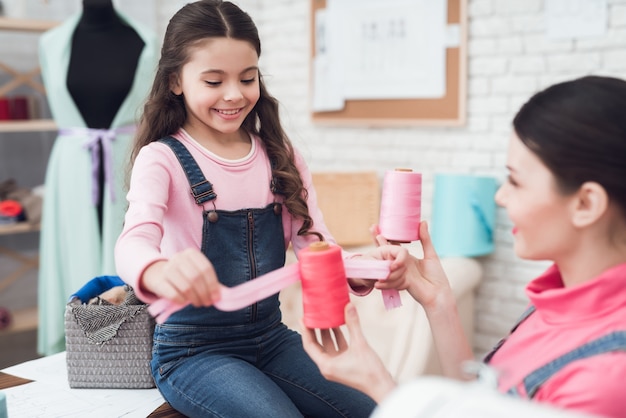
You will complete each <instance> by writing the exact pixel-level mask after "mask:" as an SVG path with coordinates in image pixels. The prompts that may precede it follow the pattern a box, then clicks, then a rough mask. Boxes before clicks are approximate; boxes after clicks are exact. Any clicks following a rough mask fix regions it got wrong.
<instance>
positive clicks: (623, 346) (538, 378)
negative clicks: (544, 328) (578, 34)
mask: <svg viewBox="0 0 626 418" xmlns="http://www.w3.org/2000/svg"><path fill="white" fill-rule="evenodd" d="M613 351H626V331H615V332H612V333H610V334H607V335H605V336H603V337H600V338H597V339H595V340H592V341H590V342H588V343H586V344H584V345H581V346H580V347H578V348H575V349H573V350H571V351H570V352H568V353H565V354H563V355H562V356H560V357H558V358H556V359H555V360H552V361H551V362H550V363H548V364H546V365H545V366H542V367H540V368H538V369H537V370H535V371H534V372H532V373H530V374H529V375H528V376H526V377H525V378H524V381H523V385H524V389H525V390H526V394H527V396H528V398H529V399H532V398H533V397H534V396H535V394H536V393H537V391H538V390H539V388H540V387H541V385H543V384H544V383H545V382H546V381H547V380H548V379H550V378H551V377H552V376H553V375H555V374H556V373H557V372H559V371H560V370H561V369H563V368H564V367H565V366H567V365H568V364H570V363H572V362H574V361H576V360H582V359H585V358H589V357H593V356H595V355H599V354H605V353H610V352H613ZM508 393H509V394H511V395H516V396H519V392H518V391H517V390H516V388H515V387H513V388H511V389H509V391H508Z"/></svg>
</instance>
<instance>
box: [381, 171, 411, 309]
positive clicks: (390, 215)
mask: <svg viewBox="0 0 626 418" xmlns="http://www.w3.org/2000/svg"><path fill="white" fill-rule="evenodd" d="M421 215H422V175H421V174H420V173H414V172H413V171H412V170H410V169H396V170H394V171H387V172H386V173H385V178H384V181H383V194H382V200H381V204H380V218H379V227H380V234H381V235H382V236H383V237H385V238H386V239H387V240H388V241H391V242H393V243H396V244H397V243H403V242H404V243H406V242H411V241H417V240H418V239H419V224H420V218H421ZM382 295H383V302H384V304H385V308H386V309H387V310H389V309H393V308H397V307H399V306H402V299H400V292H398V291H397V290H396V289H385V290H383V291H382Z"/></svg>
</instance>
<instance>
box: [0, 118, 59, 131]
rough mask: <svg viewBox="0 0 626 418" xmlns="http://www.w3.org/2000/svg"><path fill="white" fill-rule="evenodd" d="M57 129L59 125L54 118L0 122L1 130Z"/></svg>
mask: <svg viewBox="0 0 626 418" xmlns="http://www.w3.org/2000/svg"><path fill="white" fill-rule="evenodd" d="M56 130H57V125H56V123H54V121H53V120H52V119H30V120H20V121H10V122H9V121H2V122H0V132H37V131H56Z"/></svg>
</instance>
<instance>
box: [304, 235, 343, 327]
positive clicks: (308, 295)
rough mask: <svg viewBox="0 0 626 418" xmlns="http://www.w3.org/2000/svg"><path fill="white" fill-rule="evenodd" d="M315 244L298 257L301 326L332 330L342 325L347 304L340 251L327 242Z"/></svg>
mask: <svg viewBox="0 0 626 418" xmlns="http://www.w3.org/2000/svg"><path fill="white" fill-rule="evenodd" d="M315 244H319V245H315ZM315 244H313V245H311V246H310V247H309V248H305V249H303V250H302V251H301V252H300V256H299V258H300V276H301V280H302V304H303V306H302V307H303V310H304V325H306V326H307V327H308V328H321V329H328V328H335V327H338V326H340V325H343V324H344V323H345V318H344V309H345V307H346V305H347V304H348V302H349V301H350V296H349V293H348V280H347V278H346V271H345V269H344V265H343V258H342V256H341V248H340V247H339V246H337V245H333V246H329V245H328V243H326V242H319V243H315Z"/></svg>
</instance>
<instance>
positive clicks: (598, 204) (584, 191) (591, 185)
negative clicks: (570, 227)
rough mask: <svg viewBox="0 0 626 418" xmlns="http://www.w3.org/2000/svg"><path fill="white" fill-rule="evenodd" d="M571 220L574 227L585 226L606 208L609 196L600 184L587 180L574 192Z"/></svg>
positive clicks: (596, 218)
mask: <svg viewBox="0 0 626 418" xmlns="http://www.w3.org/2000/svg"><path fill="white" fill-rule="evenodd" d="M575 199H576V200H575V202H574V211H573V214H572V222H573V224H574V226H576V227H585V226H588V225H591V224H593V223H594V222H596V221H597V220H598V219H600V218H601V217H602V216H603V215H604V214H605V213H606V211H607V210H608V207H609V196H608V194H607V193H606V190H605V189H604V187H602V186H601V185H600V184H598V183H596V182H593V181H588V182H585V183H583V184H582V185H581V186H580V188H579V189H578V191H577V192H576V193H575Z"/></svg>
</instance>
